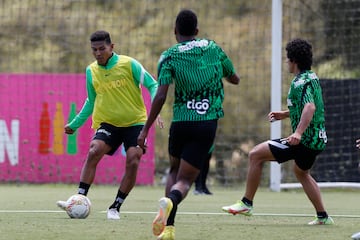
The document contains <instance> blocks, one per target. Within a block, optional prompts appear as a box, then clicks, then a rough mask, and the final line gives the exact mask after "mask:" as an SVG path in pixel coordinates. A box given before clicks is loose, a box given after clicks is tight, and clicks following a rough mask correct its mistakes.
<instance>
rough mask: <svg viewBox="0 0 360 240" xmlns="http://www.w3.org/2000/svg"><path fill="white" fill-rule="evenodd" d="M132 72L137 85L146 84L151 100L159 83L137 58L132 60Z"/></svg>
mask: <svg viewBox="0 0 360 240" xmlns="http://www.w3.org/2000/svg"><path fill="white" fill-rule="evenodd" d="M131 68H132V74H133V78H134V81H135V84H136V85H139V84H141V85H144V86H145V87H146V89H147V90H148V91H149V93H150V96H151V100H153V99H154V97H155V95H156V92H157V88H158V83H157V81H156V80H155V79H154V78H153V77H152V75H151V74H150V73H149V72H148V71H146V70H145V68H144V67H143V66H142V65H141V64H140V63H139V62H138V61H137V60H135V59H132V60H131Z"/></svg>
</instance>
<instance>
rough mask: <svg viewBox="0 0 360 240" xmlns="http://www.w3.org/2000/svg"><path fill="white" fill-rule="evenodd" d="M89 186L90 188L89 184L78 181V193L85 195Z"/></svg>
mask: <svg viewBox="0 0 360 240" xmlns="http://www.w3.org/2000/svg"><path fill="white" fill-rule="evenodd" d="M89 188H90V184H87V183H84V182H80V183H79V189H78V194H81V195H85V196H86V195H87V194H88V191H89Z"/></svg>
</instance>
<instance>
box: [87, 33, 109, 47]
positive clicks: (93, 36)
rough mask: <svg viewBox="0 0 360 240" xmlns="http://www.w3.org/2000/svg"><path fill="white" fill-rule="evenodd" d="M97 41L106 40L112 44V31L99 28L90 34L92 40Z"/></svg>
mask: <svg viewBox="0 0 360 240" xmlns="http://www.w3.org/2000/svg"><path fill="white" fill-rule="evenodd" d="M96 41H105V43H107V44H111V38H110V33H108V32H107V31H103V30H98V31H96V32H94V33H93V34H91V36H90V42H96Z"/></svg>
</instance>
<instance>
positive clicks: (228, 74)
mask: <svg viewBox="0 0 360 240" xmlns="http://www.w3.org/2000/svg"><path fill="white" fill-rule="evenodd" d="M219 51H220V53H219V56H220V61H221V65H222V67H223V73H224V74H223V76H224V77H225V79H226V81H228V82H229V83H232V84H239V83H240V77H239V75H238V74H237V73H236V72H235V68H234V65H233V63H232V61H231V59H230V58H229V57H228V56H227V55H226V53H225V52H224V51H223V50H222V49H221V48H220V47H219Z"/></svg>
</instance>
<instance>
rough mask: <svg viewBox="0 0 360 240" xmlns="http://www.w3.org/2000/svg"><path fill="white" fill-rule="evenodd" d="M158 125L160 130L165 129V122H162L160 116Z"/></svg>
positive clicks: (157, 119) (157, 121) (157, 120)
mask: <svg viewBox="0 0 360 240" xmlns="http://www.w3.org/2000/svg"><path fill="white" fill-rule="evenodd" d="M156 125H158V126H159V128H160V129H163V128H164V121H163V120H162V118H161V117H160V115H158V116H157V118H156Z"/></svg>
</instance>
